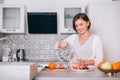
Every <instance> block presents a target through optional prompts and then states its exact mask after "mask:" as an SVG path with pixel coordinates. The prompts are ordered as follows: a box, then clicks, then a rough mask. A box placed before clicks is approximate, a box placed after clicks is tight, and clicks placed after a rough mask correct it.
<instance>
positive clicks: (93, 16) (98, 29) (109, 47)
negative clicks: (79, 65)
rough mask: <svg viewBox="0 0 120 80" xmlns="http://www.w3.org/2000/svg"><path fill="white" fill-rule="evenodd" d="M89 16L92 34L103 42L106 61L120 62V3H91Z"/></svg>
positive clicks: (88, 10) (88, 11) (88, 7)
mask: <svg viewBox="0 0 120 80" xmlns="http://www.w3.org/2000/svg"><path fill="white" fill-rule="evenodd" d="M87 14H88V16H89V18H90V20H91V29H90V30H91V32H93V33H95V34H98V35H99V36H100V38H101V40H102V43H103V51H104V53H103V54H104V60H105V61H108V62H116V61H120V1H102V2H97V1H96V2H90V3H89V4H88V6H87Z"/></svg>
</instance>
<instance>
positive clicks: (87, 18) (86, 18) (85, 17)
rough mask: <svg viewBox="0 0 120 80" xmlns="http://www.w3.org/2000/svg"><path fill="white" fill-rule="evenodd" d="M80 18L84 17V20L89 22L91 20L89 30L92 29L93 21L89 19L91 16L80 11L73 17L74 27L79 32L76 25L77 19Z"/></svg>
mask: <svg viewBox="0 0 120 80" xmlns="http://www.w3.org/2000/svg"><path fill="white" fill-rule="evenodd" d="M78 19H83V20H84V21H86V22H88V21H89V26H88V30H89V29H90V26H91V22H90V20H89V17H88V16H87V15H86V14H85V13H78V14H76V15H75V16H74V18H73V29H74V30H75V31H76V32H77V30H76V27H75V21H76V20H78Z"/></svg>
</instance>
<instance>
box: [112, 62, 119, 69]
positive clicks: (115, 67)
mask: <svg viewBox="0 0 120 80" xmlns="http://www.w3.org/2000/svg"><path fill="white" fill-rule="evenodd" d="M112 69H120V62H115V63H112Z"/></svg>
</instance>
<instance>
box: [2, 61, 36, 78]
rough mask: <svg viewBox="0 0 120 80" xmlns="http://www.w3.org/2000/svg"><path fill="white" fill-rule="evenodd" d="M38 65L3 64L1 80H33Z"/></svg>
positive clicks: (31, 63) (28, 63)
mask: <svg viewBox="0 0 120 80" xmlns="http://www.w3.org/2000/svg"><path fill="white" fill-rule="evenodd" d="M37 73H38V65H37V63H33V62H1V63H0V80H33V79H34V77H35V76H36V75H37Z"/></svg>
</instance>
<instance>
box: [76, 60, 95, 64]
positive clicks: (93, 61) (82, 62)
mask: <svg viewBox="0 0 120 80" xmlns="http://www.w3.org/2000/svg"><path fill="white" fill-rule="evenodd" d="M77 64H78V65H86V66H88V65H94V64H95V60H92V59H91V60H78V61H77Z"/></svg>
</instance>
